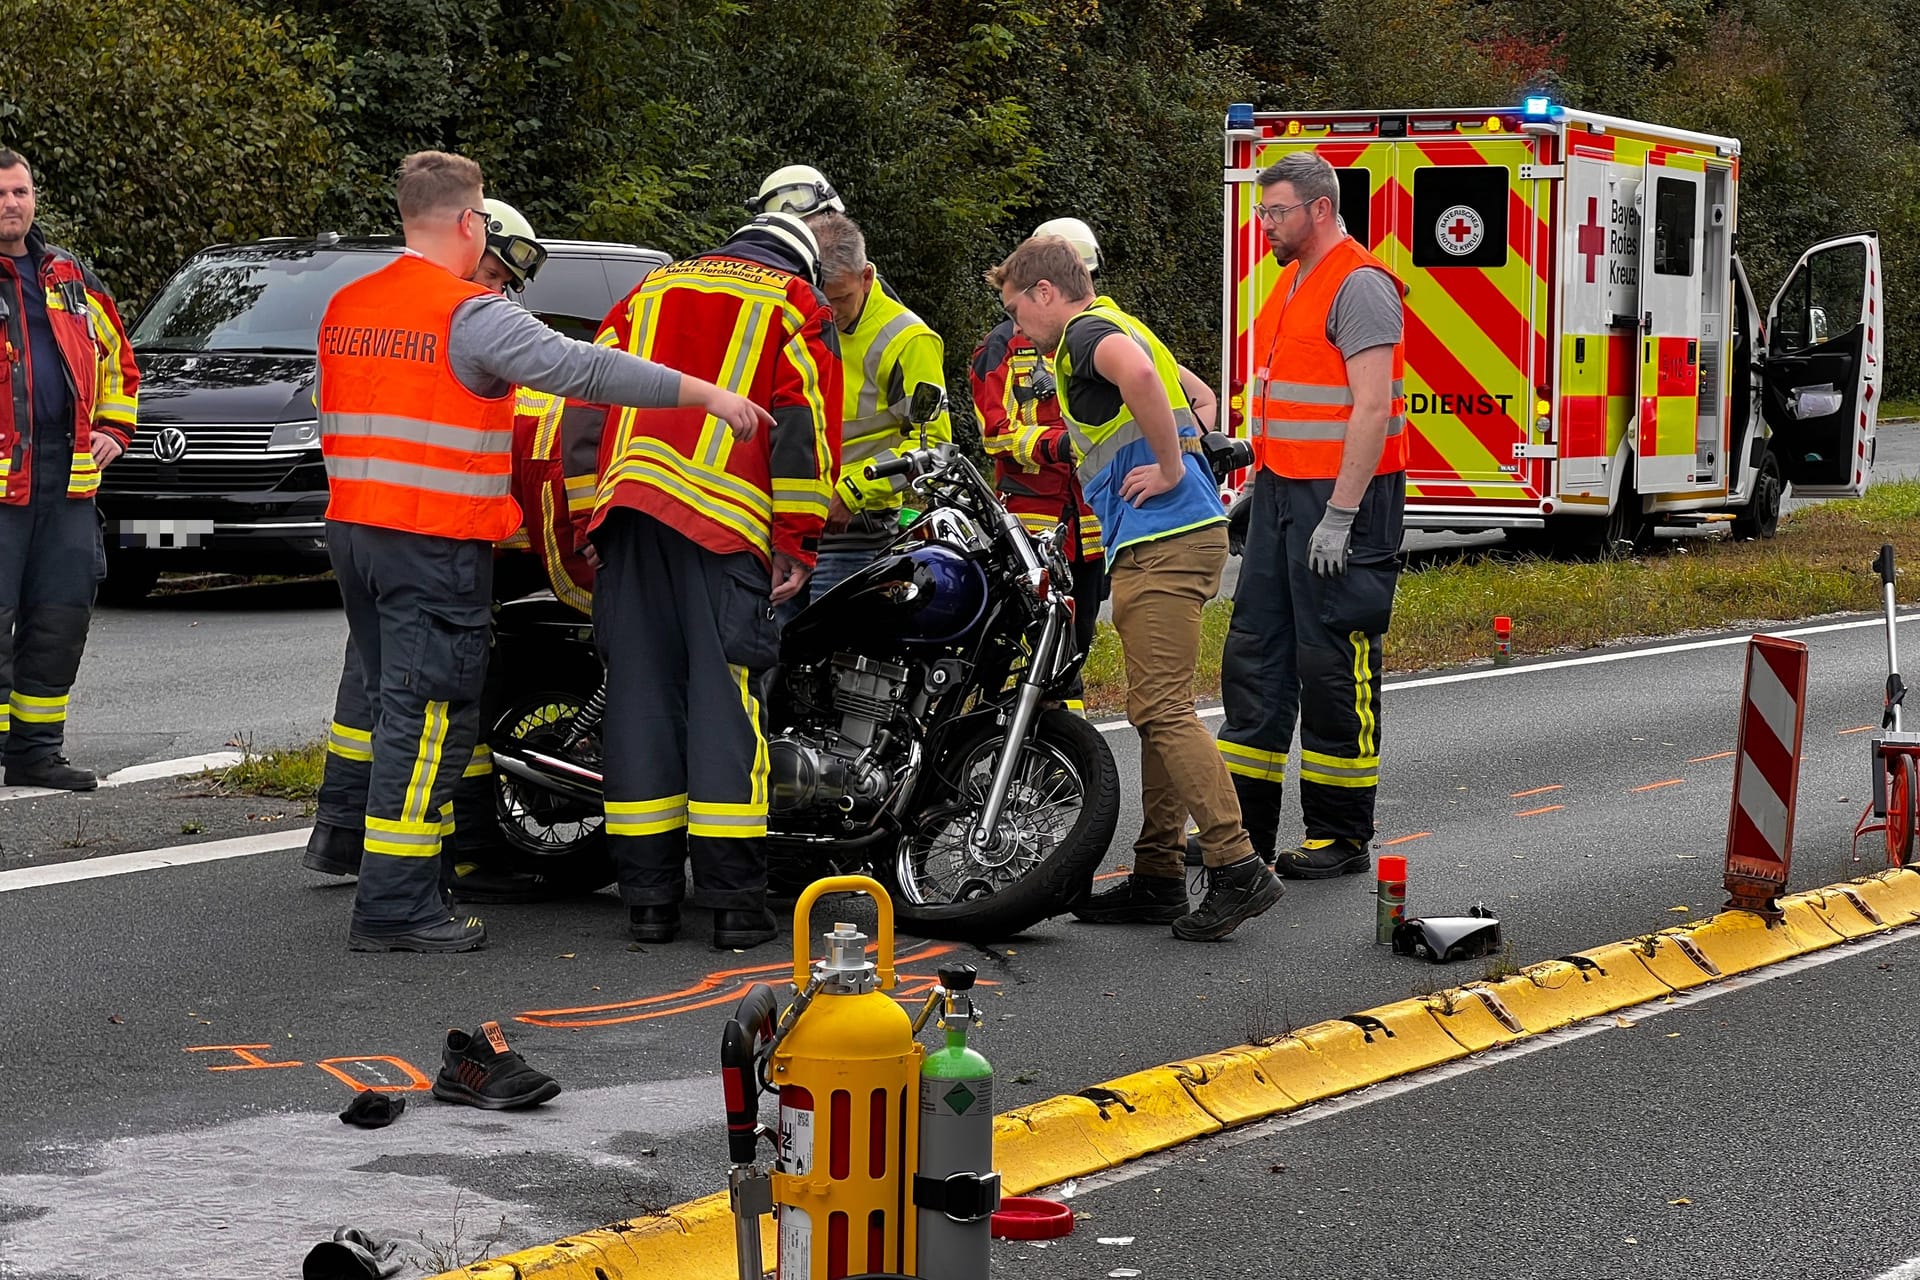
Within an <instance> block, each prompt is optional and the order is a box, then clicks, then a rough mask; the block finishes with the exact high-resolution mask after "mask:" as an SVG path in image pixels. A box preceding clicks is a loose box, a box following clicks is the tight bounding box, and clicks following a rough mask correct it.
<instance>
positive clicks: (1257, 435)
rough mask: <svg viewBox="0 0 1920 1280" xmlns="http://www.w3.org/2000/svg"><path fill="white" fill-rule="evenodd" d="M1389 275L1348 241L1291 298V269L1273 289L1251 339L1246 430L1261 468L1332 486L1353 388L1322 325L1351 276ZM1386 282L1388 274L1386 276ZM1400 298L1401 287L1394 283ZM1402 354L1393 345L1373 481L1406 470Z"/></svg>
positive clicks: (1296, 267)
mask: <svg viewBox="0 0 1920 1280" xmlns="http://www.w3.org/2000/svg"><path fill="white" fill-rule="evenodd" d="M1366 270H1378V271H1387V268H1386V266H1385V265H1384V264H1383V263H1382V262H1381V261H1380V260H1379V259H1378V258H1376V257H1374V256H1373V255H1372V254H1370V253H1368V252H1367V251H1366V250H1365V249H1363V248H1361V247H1360V243H1359V241H1357V240H1355V239H1354V238H1353V237H1352V236H1348V237H1347V238H1346V239H1344V240H1342V241H1341V242H1340V243H1339V244H1337V245H1335V246H1334V247H1333V249H1332V250H1331V251H1329V252H1328V254H1327V256H1326V257H1325V258H1323V259H1321V261H1320V264H1319V266H1317V267H1315V268H1314V270H1313V271H1312V272H1311V273H1310V274H1309V275H1308V276H1307V278H1306V280H1305V281H1303V282H1302V283H1301V284H1300V287H1299V290H1298V291H1297V292H1294V293H1292V295H1291V296H1289V291H1290V290H1292V289H1293V286H1294V281H1296V280H1298V279H1299V277H1300V264H1299V263H1298V262H1290V263H1288V264H1287V266H1286V269H1285V270H1284V271H1282V272H1281V273H1280V281H1279V283H1278V284H1277V285H1275V286H1274V294H1273V296H1274V298H1275V299H1276V300H1277V301H1276V303H1275V305H1274V308H1273V311H1272V318H1271V319H1264V318H1263V322H1262V324H1261V325H1260V331H1259V332H1257V333H1256V334H1255V335H1254V350H1255V351H1256V352H1258V353H1261V355H1262V357H1263V358H1262V359H1261V360H1260V361H1259V363H1258V365H1257V366H1256V367H1255V369H1254V373H1253V378H1252V380H1251V381H1250V382H1249V383H1248V385H1247V423H1248V428H1249V432H1250V434H1251V436H1252V440H1253V450H1254V456H1255V458H1256V459H1257V460H1258V462H1259V465H1261V466H1263V467H1266V468H1267V469H1268V470H1270V471H1273V472H1274V473H1276V474H1278V475H1283V476H1287V477H1289V478H1291V479H1295V480H1330V479H1332V478H1334V477H1335V476H1337V475H1339V474H1340V457H1341V454H1342V453H1343V452H1344V451H1345V449H1346V446H1347V423H1348V422H1349V421H1350V420H1351V419H1352V417H1353V389H1352V387H1350V386H1349V385H1348V382H1347V359H1346V357H1345V356H1344V355H1342V354H1341V353H1340V348H1338V347H1336V346H1334V345H1333V343H1331V342H1329V341H1327V320H1328V317H1329V316H1331V314H1332V312H1333V304H1334V301H1335V299H1337V298H1338V297H1339V296H1340V286H1341V285H1342V284H1344V283H1346V280H1347V277H1348V276H1350V275H1352V274H1353V273H1354V272H1356V271H1366ZM1387 275H1388V277H1389V278H1393V273H1392V272H1391V271H1387ZM1394 286H1395V287H1396V288H1398V289H1399V290H1400V292H1401V294H1402V295H1404V294H1405V293H1406V287H1405V286H1404V285H1402V284H1401V283H1400V281H1399V280H1398V279H1397V278H1395V279H1394ZM1406 368H1407V349H1406V343H1405V341H1404V340H1403V341H1401V342H1398V343H1395V344H1394V348H1393V388H1392V393H1391V394H1392V401H1391V403H1390V405H1389V407H1388V410H1387V414H1388V416H1387V438H1386V447H1385V448H1383V449H1382V450H1381V451H1380V463H1379V465H1378V466H1377V467H1376V468H1375V469H1374V474H1375V475H1383V476H1384V475H1391V474H1393V473H1394V472H1396V471H1405V470H1406V469H1407V397H1406V386H1405V378H1406Z"/></svg>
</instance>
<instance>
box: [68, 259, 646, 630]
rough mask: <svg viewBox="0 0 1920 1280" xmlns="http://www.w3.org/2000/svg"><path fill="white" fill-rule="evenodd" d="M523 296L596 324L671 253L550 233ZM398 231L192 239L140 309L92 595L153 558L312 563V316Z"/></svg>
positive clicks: (531, 305)
mask: <svg viewBox="0 0 1920 1280" xmlns="http://www.w3.org/2000/svg"><path fill="white" fill-rule="evenodd" d="M541 243H543V244H545V245H546V247H547V251H548V255H549V256H548V258H547V262H546V265H545V266H544V267H542V268H541V270H540V274H539V276H538V277H537V278H536V279H535V280H534V282H533V283H532V284H531V285H530V286H528V288H527V290H526V292H525V293H523V294H521V295H520V301H521V302H522V304H523V305H525V306H526V308H527V309H528V310H529V311H532V312H533V313H535V314H536V315H538V316H539V317H540V318H541V319H543V320H545V321H546V322H547V323H549V324H551V325H552V326H553V327H554V328H556V329H558V330H560V331H561V332H562V333H565V334H567V335H568V336H570V337H576V338H587V339H591V338H592V337H593V335H594V332H595V330H597V329H598V328H599V326H600V322H601V320H602V319H604V318H605V316H606V314H607V312H608V310H609V309H611V308H612V306H613V304H614V302H615V301H617V300H618V299H620V298H622V297H624V296H625V295H626V294H627V292H628V291H629V290H631V289H632V288H633V286H634V285H636V284H638V283H639V282H640V280H641V279H642V278H643V277H644V276H645V275H646V274H647V273H648V272H649V271H652V270H653V269H654V268H655V267H657V266H661V265H663V264H665V263H666V262H667V260H668V259H667V255H666V254H664V253H661V252H659V251H658V250H654V249H642V248H637V247H635V246H633V245H627V244H603V243H598V242H594V241H586V240H545V241H542V242H541ZM400 249H401V243H400V241H399V239H398V238H397V237H393V236H369V237H364V238H343V237H341V236H338V235H334V234H331V233H329V234H326V235H322V236H320V237H318V238H317V239H313V240H296V239H273V240H256V241H254V242H252V243H250V244H233V245H218V246H215V247H214V248H210V249H204V250H202V251H201V252H199V253H197V254H195V255H194V256H193V258H192V259H191V260H189V261H188V262H187V264H186V265H185V266H183V267H182V268H180V270H179V271H178V272H176V273H175V274H174V277H173V278H172V279H171V280H169V281H168V282H167V286H166V288H164V289H162V290H161V291H160V294H159V296H157V297H156V298H155V299H154V300H153V302H152V303H151V304H150V305H149V306H148V307H147V308H146V310H144V311H143V312H141V314H140V318H139V320H138V321H137V322H136V323H135V325H134V328H133V333H132V339H133V350H134V356H135V358H136V359H137V360H138V361H139V363H140V379H141V381H140V430H139V432H138V434H136V435H135V436H134V438H133V446H132V447H131V448H130V449H128V450H127V452H126V454H125V455H124V456H122V457H121V458H119V459H118V460H116V461H115V462H114V463H113V465H111V466H109V467H108V468H107V469H106V471H105V473H104V475H103V478H102V481H101V485H100V494H99V505H100V513H101V516H102V517H103V518H104V519H105V521H106V545H107V581H106V584H105V586H104V587H103V588H102V598H103V599H104V600H107V601H111V602H116V603H126V602H129V601H133V600H138V599H140V598H141V597H143V596H145V595H146V594H147V592H148V591H150V590H152V588H153V584H154V581H155V579H157V578H158V577H159V575H160V574H161V573H163V572H167V573H174V572H189V571H191V572H219V573H238V574H267V573H272V574H300V573H319V572H323V571H324V570H325V569H326V568H327V549H326V541H325V536H324V535H325V527H324V525H323V524H322V520H321V517H322V514H323V513H324V512H325V511H326V506H327V476H326V471H325V468H324V467H323V465H322V463H321V460H320V426H319V422H318V420H317V415H316V410H315V407H314V403H313V384H314V367H315V358H314V342H315V338H316V335H317V334H318V332H319V328H320V315H321V313H322V312H323V311H324V310H325V309H326V305H327V302H328V300H329V299H331V298H332V297H333V294H334V292H335V291H336V290H337V289H339V288H340V287H341V286H342V285H345V284H347V283H349V282H350V281H353V280H356V279H358V278H360V277H361V276H364V275H367V274H368V273H370V272H372V271H375V270H377V269H378V268H380V267H381V266H384V265H385V264H386V263H387V262H389V261H390V260H392V259H393V257H394V256H395V255H397V254H398V253H399V252H400Z"/></svg>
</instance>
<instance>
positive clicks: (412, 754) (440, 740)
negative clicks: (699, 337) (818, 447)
mask: <svg viewBox="0 0 1920 1280" xmlns="http://www.w3.org/2000/svg"><path fill="white" fill-rule="evenodd" d="M397 187H398V190H397V195H398V198H399V205H400V218H401V223H402V225H403V228H404V230H405V233H406V241H407V252H406V253H405V254H404V255H402V256H401V257H400V258H399V259H397V260H396V261H394V262H393V263H391V264H390V265H388V266H386V267H383V268H382V269H381V270H379V271H376V272H374V273H373V274H372V275H369V276H365V277H363V278H361V279H360V280H357V281H355V282H353V283H352V284H349V285H347V286H346V287H345V288H343V289H341V290H340V291H339V292H338V293H336V294H335V295H334V297H333V300H332V301H331V302H330V303H329V304H328V306H327V310H326V314H325V316H324V317H323V318H322V320H321V324H320V343H319V351H320V396H319V399H320V433H321V451H322V453H323V454H324V456H325V458H326V464H327V480H328V488H329V491H330V496H329V502H328V507H327V550H328V553H329V556H330V558H331V559H332V561H333V567H334V573H335V575H336V577H338V579H339V581H340V594H341V597H342V601H343V603H344V604H345V606H346V613H347V626H348V630H349V632H350V633H351V635H352V636H353V643H354V648H355V650H356V651H357V652H358V654H359V657H360V663H361V668H362V672H363V674H364V676H365V679H366V684H367V694H368V699H369V701H370V702H371V703H372V705H373V708H374V714H373V736H372V740H371V743H370V749H371V755H372V761H371V771H370V775H369V778H368V784H367V813H366V841H365V845H364V852H363V856H362V858H361V863H360V880H359V885H358V886H357V892H356V895H355V901H354V909H353V920H352V924H351V927H350V929H349V933H348V945H349V946H350V947H352V948H353V949H354V950H359V951H468V950H472V949H474V948H477V947H480V946H484V945H485V943H486V936H487V935H486V929H485V926H483V925H482V924H481V923H480V921H479V920H478V919H477V918H473V917H468V918H466V919H464V920H461V919H455V918H454V917H453V916H452V915H451V914H450V913H449V911H448V909H447V905H446V902H445V900H444V898H443V897H442V895H441V883H440V869H439V856H440V851H441V842H442V840H443V838H444V836H445V834H446V828H447V825H448V824H449V823H450V821H451V817H452V802H451V795H452V791H453V786H454V782H455V780H456V779H457V778H458V777H459V776H460V775H461V773H462V772H463V771H464V770H465V768H466V767H467V765H468V763H469V762H470V760H471V758H472V753H473V748H474V744H475V742H476V740H477V738H478V729H479V697H480V692H481V684H482V682H483V680H484V676H485V667H486V651H487V626H488V621H489V602H490V595H491V588H492V577H493V544H494V543H495V542H496V541H498V540H499V539H501V538H504V537H506V536H507V535H508V534H510V533H512V532H513V530H514V529H515V528H516V527H518V525H519V523H520V513H519V511H518V510H517V508H516V507H515V504H514V501H513V497H512V494H511V475H510V472H511V468H512V464H511V441H512V429H513V406H514V387H515V386H516V385H518V386H524V387H531V388H533V389H535V390H539V391H547V392H551V393H555V394H579V395H584V396H588V397H590V398H593V399H595V400H598V401H601V402H606V403H614V404H629V405H646V406H657V405H672V404H686V405H697V406H700V407H702V408H704V409H706V410H707V411H708V412H709V413H711V414H713V415H714V416H715V418H716V419H717V420H719V421H720V422H723V423H725V424H726V426H727V428H730V429H731V430H733V431H734V432H736V433H738V434H740V435H742V436H750V435H752V434H754V433H755V432H756V431H758V429H759V428H760V427H761V426H763V425H765V424H766V423H767V422H768V421H769V420H768V419H767V416H766V414H765V412H764V411H763V410H760V409H758V408H756V407H755V406H753V405H752V404H750V403H749V402H748V401H746V400H745V399H744V398H743V397H741V396H738V395H735V394H733V393H732V392H728V391H723V390H721V389H720V388H718V387H716V386H714V385H713V384H712V383H709V382H703V381H701V380H700V379H698V378H694V377H687V376H683V375H681V374H678V373H676V372H674V371H673V370H671V369H667V368H663V367H662V366H660V365H657V364H654V363H652V362H650V361H646V360H639V359H635V358H633V357H632V356H629V355H627V354H625V353H623V352H618V351H612V350H609V349H608V348H606V347H602V346H596V345H594V344H592V343H585V342H575V341H573V340H571V339H568V338H565V337H562V336H561V335H560V334H558V333H556V332H554V331H553V330H552V329H550V328H548V327H547V326H546V325H545V324H543V323H541V322H540V321H539V320H538V319H536V318H535V317H534V316H532V315H531V314H529V313H528V312H526V311H525V310H523V309H521V308H520V307H518V306H516V305H515V304H514V303H512V302H511V301H509V300H507V299H505V298H502V297H499V296H498V295H495V294H494V293H492V291H490V290H489V289H487V288H486V287H485V286H483V285H480V284H476V283H474V282H473V281H472V280H470V279H469V278H468V277H470V276H472V275H473V273H474V271H475V269H476V268H477V266H478V265H479V262H480V258H481V255H482V254H484V253H485V252H486V247H487V232H488V222H489V219H488V215H487V213H486V211H485V210H484V209H481V208H480V207H479V204H480V200H481V199H482V196H483V191H482V175H481V172H480V167H479V166H478V165H477V164H475V163H474V162H473V161H471V160H469V159H466V158H464V157H461V156H455V155H449V154H447V153H445V152H437V151H426V152H419V153H416V154H414V155H412V156H409V157H407V159H406V160H405V161H403V162H402V164H401V166H400V173H399V180H398V184H397Z"/></svg>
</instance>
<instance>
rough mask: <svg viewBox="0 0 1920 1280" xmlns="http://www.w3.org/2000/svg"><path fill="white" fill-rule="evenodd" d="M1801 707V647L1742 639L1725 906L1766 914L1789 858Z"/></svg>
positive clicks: (1782, 884)
mask: <svg viewBox="0 0 1920 1280" xmlns="http://www.w3.org/2000/svg"><path fill="white" fill-rule="evenodd" d="M1806 707H1807V646H1806V645H1804V644H1801V643H1800V642H1799V641H1798V640H1782V639H1780V638H1778V637H1776V636H1755V637H1754V638H1753V639H1752V640H1751V641H1749V642H1748V643H1747V678H1746V682H1745V687H1744V689H1743V691H1742V694H1741V699H1740V746H1739V751H1738V755H1737V759H1736V762H1735V764H1734V770H1733V808H1732V811H1731V812H1730V813H1729V814H1728V815H1727V878H1726V884H1727V892H1728V893H1730V894H1732V895H1733V898H1732V901H1730V902H1729V903H1728V904H1727V905H1728V906H1730V907H1740V908H1743V909H1745V910H1748V911H1754V912H1757V913H1759V914H1761V915H1764V916H1767V917H1769V918H1777V917H1778V916H1779V914H1780V912H1779V910H1778V908H1776V907H1775V906H1774V904H1773V899H1774V898H1775V896H1777V895H1778V894H1779V893H1781V892H1782V891H1783V890H1785V889H1786V887H1787V868H1788V867H1789V866H1790V865H1791V863H1792V862H1793V808H1794V800H1795V797H1796V795H1797V793H1798V791H1799V789H1800V731H1801V726H1802V724H1803V723H1804V721H1805V719H1806Z"/></svg>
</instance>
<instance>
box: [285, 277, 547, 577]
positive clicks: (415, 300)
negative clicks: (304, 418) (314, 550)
mask: <svg viewBox="0 0 1920 1280" xmlns="http://www.w3.org/2000/svg"><path fill="white" fill-rule="evenodd" d="M488 292H489V290H487V289H486V288H484V287H483V286H481V285H477V284H474V283H472V282H471V281H468V280H462V279H460V278H459V277H458V276H456V275H454V274H453V273H452V272H450V271H448V270H446V269H445V268H444V267H440V266H436V265H435V264H433V263H431V262H429V261H427V260H426V259H425V258H423V257H421V256H420V255H419V254H416V253H408V254H406V255H404V256H403V257H401V258H400V259H399V260H398V261H396V262H394V263H393V264H392V265H391V266H387V267H382V268H381V269H380V270H378V271H376V272H374V273H373V274H372V275H370V276H366V277H364V278H363V279H360V280H357V281H355V282H354V283H352V284H350V285H348V286H346V287H345V288H344V289H342V290H340V292H338V293H336V294H335V295H334V296H333V301H332V302H331V303H329V304H328V306H327V313H326V315H325V317H323V318H322V319H321V321H320V451H321V453H322V454H324V455H325V457H326V462H327V487H328V489H329V491H330V499H329V501H328V503H327V519H329V520H345V521H348V522H350V523H353V524H370V525H377V526H379V527H380V528H383V529H398V530H401V531H402V532H405V533H424V534H432V535H434V536H436V537H442V538H477V539H480V540H482V541H486V542H498V541H499V540H500V539H502V538H505V537H507V536H508V535H509V534H511V533H512V532H513V531H514V530H515V529H517V528H519V527H520V508H519V507H518V506H517V505H516V504H515V503H514V500H513V497H512V493H511V485H512V471H513V389H512V388H511V387H509V388H507V389H506V391H505V393H504V394H502V395H499V396H496V397H492V398H489V397H485V396H479V395H475V394H474V393H473V392H472V391H469V390H468V389H467V388H466V386H465V385H463V384H462V383H461V381H460V379H459V378H457V377H455V376H454V373H453V363H452V359H451V355H450V353H449V351H448V335H449V333H450V332H451V330H452V328H453V313H454V310H455V308H457V307H458V306H459V305H460V304H461V303H463V302H465V301H467V300H468V299H469V298H477V297H481V296H483V295H485V294H486V293H488Z"/></svg>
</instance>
